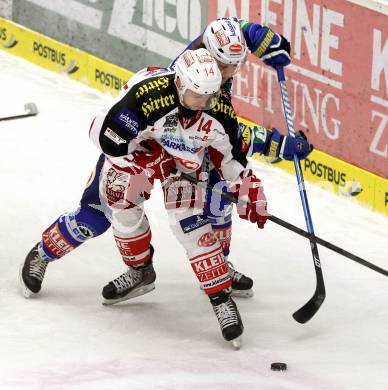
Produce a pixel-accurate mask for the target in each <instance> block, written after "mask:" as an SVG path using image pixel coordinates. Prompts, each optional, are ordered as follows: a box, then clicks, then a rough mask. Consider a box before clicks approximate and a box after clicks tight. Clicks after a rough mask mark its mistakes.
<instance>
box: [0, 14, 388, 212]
mask: <svg viewBox="0 0 388 390" xmlns="http://www.w3.org/2000/svg"><path fill="white" fill-rule="evenodd" d="M0 48H1V49H2V50H4V51H6V52H8V53H11V54H14V55H17V56H20V57H22V58H24V59H26V60H28V61H30V62H32V63H34V64H36V65H39V66H41V67H43V68H46V69H48V70H51V71H54V72H56V73H60V74H64V75H67V77H70V78H71V79H73V80H77V81H80V82H82V83H85V84H87V85H89V86H90V87H93V88H95V89H98V90H99V91H101V92H105V93H106V92H108V93H111V94H112V95H113V96H114V95H116V94H117V93H118V91H119V90H120V88H121V86H122V85H123V84H124V83H125V82H126V81H127V80H128V79H129V78H131V77H132V75H133V72H131V71H128V70H126V69H124V68H121V67H119V66H116V65H114V64H111V63H109V62H107V61H104V60H102V59H100V58H97V57H96V56H93V55H91V54H89V53H86V52H84V51H81V50H79V49H76V48H73V47H70V46H68V45H65V44H63V43H61V42H58V41H56V40H54V39H51V38H48V37H46V36H44V35H42V34H40V33H36V32H34V31H31V30H29V29H26V28H25V27H23V26H20V25H17V24H16V23H13V22H10V21H8V20H6V19H3V18H0ZM240 120H242V121H243V122H246V123H252V122H248V121H246V120H244V119H243V118H240ZM258 159H260V160H262V161H265V162H267V163H271V162H268V161H266V160H265V159H263V158H261V157H258ZM301 164H302V169H303V174H304V177H305V178H306V179H307V180H308V181H309V182H312V183H315V184H317V185H319V186H320V187H322V188H324V189H326V190H330V191H332V192H335V193H337V194H339V195H342V196H346V197H349V198H352V199H355V200H356V201H358V202H360V203H362V204H363V205H365V206H367V207H368V208H370V209H371V210H373V211H378V212H380V213H383V214H384V215H386V216H388V180H386V179H384V178H382V177H380V176H377V175H375V174H372V173H370V172H368V171H366V170H363V169H360V168H358V167H356V166H354V165H351V164H349V163H347V162H345V161H342V160H339V159H337V158H334V157H332V156H330V155H328V154H326V153H323V152H321V151H319V150H314V151H313V153H311V155H310V156H309V158H308V159H306V160H305V161H302V163H301ZM273 165H274V166H275V167H277V168H280V169H283V170H285V171H287V172H289V173H293V172H294V168H293V163H292V162H286V161H281V162H277V163H275V164H273Z"/></svg>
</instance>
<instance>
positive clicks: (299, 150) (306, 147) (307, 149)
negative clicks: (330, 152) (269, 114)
mask: <svg viewBox="0 0 388 390" xmlns="http://www.w3.org/2000/svg"><path fill="white" fill-rule="evenodd" d="M313 149H314V147H313V145H310V144H309V143H308V141H307V137H306V135H305V134H304V133H303V131H299V132H297V133H296V134H295V137H290V136H284V135H281V134H280V133H279V131H278V130H277V129H275V128H273V129H272V134H271V139H270V142H269V145H268V147H267V150H268V154H266V155H271V156H272V157H280V158H282V159H284V160H293V158H294V154H296V155H297V156H298V158H299V160H304V159H305V158H306V157H307V156H308V155H309V154H310V153H311V152H312V151H313Z"/></svg>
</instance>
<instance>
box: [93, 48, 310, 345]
mask: <svg viewBox="0 0 388 390" xmlns="http://www.w3.org/2000/svg"><path fill="white" fill-rule="evenodd" d="M220 86H221V74H220V71H219V69H218V67H217V64H216V62H215V60H214V59H213V57H212V56H211V55H210V54H209V52H208V51H206V50H205V49H198V50H196V51H190V50H189V51H186V52H185V53H184V54H183V55H182V56H181V57H180V58H179V60H178V61H177V63H176V68H175V72H162V71H160V70H157V71H144V72H139V73H138V74H137V75H136V76H135V77H134V78H132V79H131V81H130V82H129V83H128V84H127V85H126V88H125V90H124V92H123V93H122V94H121V95H120V96H119V97H118V98H117V99H116V100H115V101H114V103H113V104H112V105H111V106H110V107H108V108H107V109H106V110H104V111H103V112H101V113H100V114H99V115H98V116H97V117H96V119H95V120H94V122H93V125H92V127H91V132H90V137H91V139H92V140H93V142H94V143H95V144H96V145H97V146H98V147H99V148H100V149H101V150H102V151H103V152H104V154H106V155H107V158H106V159H105V162H104V165H103V168H102V172H101V177H100V191H101V200H102V203H104V204H105V205H106V207H107V208H108V209H109V211H106V213H107V214H110V215H111V216H113V215H114V218H113V219H112V228H113V230H114V233H115V236H116V237H118V236H119V237H121V245H122V247H123V248H124V249H125V252H126V253H127V255H128V256H127V261H128V265H129V266H130V271H129V273H130V274H131V275H130V279H131V280H132V285H133V289H132V292H133V296H136V295H139V294H138V293H139V291H140V292H141V289H147V288H148V287H149V286H152V284H153V281H154V271H153V268H152V252H153V251H152V247H151V245H150V243H151V231H150V227H149V224H148V220H147V217H146V216H145V214H144V210H143V202H144V201H145V200H146V199H147V198H148V196H149V192H150V190H151V189H152V185H153V181H154V180H155V179H160V180H162V182H163V189H164V193H165V204H166V208H167V210H168V215H169V218H170V224H171V227H172V229H173V231H174V234H175V235H176V237H177V239H178V241H179V242H180V243H181V244H182V245H183V246H184V247H185V250H186V253H187V256H188V258H189V261H190V264H191V266H192V269H193V271H194V273H195V274H196V276H197V278H198V280H199V282H200V284H201V285H202V287H203V289H204V291H205V293H206V294H208V296H209V298H210V301H211V303H212V305H213V309H214V312H215V314H216V316H217V319H218V321H219V324H220V327H221V330H222V334H223V336H224V338H225V339H226V340H228V341H231V340H235V339H237V338H239V336H240V335H241V334H242V332H243V324H242V321H241V318H240V314H239V312H238V309H237V307H236V304H235V302H234V301H233V299H232V298H231V296H230V292H231V278H230V275H229V272H228V265H227V263H226V261H225V259H224V256H223V253H222V246H221V244H220V241H219V240H218V239H217V238H216V237H215V235H214V233H213V231H212V228H211V225H210V224H209V223H205V222H204V221H203V220H202V215H203V207H204V200H205V197H204V196H201V191H202V190H201V189H200V188H197V186H195V185H193V184H190V186H189V187H188V186H187V183H186V182H184V181H182V180H181V179H180V177H179V175H178V176H174V175H171V174H170V168H171V167H172V166H173V167H174V168H177V169H178V170H179V171H182V172H186V173H192V174H195V175H197V177H201V172H202V170H203V163H204V158H205V151H206V150H207V151H208V153H209V158H210V162H211V164H213V165H214V167H215V168H216V169H217V170H219V172H220V173H221V174H222V176H223V178H224V179H225V180H227V181H228V182H229V183H230V184H231V186H232V187H231V188H233V190H234V194H235V195H236V196H237V197H238V198H239V199H243V200H244V202H243V203H241V204H240V207H238V213H239V215H240V217H241V218H244V219H248V220H250V221H251V222H253V223H256V224H257V225H258V226H259V227H260V228H262V227H264V224H265V222H266V220H267V217H268V213H267V210H266V208H267V202H266V198H265V195H264V192H263V187H262V184H261V182H260V180H259V179H258V178H257V177H256V176H255V175H254V174H253V172H252V170H251V169H250V168H249V166H248V164H247V159H246V154H245V153H243V152H242V150H243V146H244V145H243V141H242V139H241V138H240V139H239V140H238V139H237V134H238V123H237V120H236V114H235V112H234V110H233V107H232V105H231V103H230V100H229V97H228V96H227V94H226V96H223V95H222V93H221V91H220ZM274 135H276V134H274V133H271V132H269V131H266V130H265V129H260V130H259V129H257V128H256V129H251V133H250V137H252V138H254V139H255V141H254V142H253V144H254V145H255V148H256V151H258V152H262V153H263V152H264V154H267V153H269V152H270V151H273V150H278V153H280V151H281V150H286V149H290V148H294V150H293V151H294V152H296V150H297V147H296V141H295V139H290V138H288V137H282V138H281V139H280V142H277V141H275V142H272V141H274V139H272V138H273V136H274ZM276 140H277V138H276ZM306 144H307V143H306ZM307 145H308V144H307ZM307 148H308V149H309V146H307ZM245 202H248V203H245ZM114 292H115V291H113V293H114ZM141 293H143V292H141ZM127 298H128V295H127V296H126V299H127ZM120 300H121V297H120V296H116V297H112V301H115V302H118V301H120ZM111 303H113V302H111Z"/></svg>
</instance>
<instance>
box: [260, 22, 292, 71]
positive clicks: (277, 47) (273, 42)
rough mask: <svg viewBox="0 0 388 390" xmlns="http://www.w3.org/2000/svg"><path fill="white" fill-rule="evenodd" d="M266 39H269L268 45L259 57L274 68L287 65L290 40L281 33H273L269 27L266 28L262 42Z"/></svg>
mask: <svg viewBox="0 0 388 390" xmlns="http://www.w3.org/2000/svg"><path fill="white" fill-rule="evenodd" d="M268 40H270V42H269V45H268V47H267V48H266V49H265V51H264V52H263V54H262V55H260V58H261V59H262V60H263V61H264V63H265V64H266V65H269V66H272V68H274V69H276V68H278V67H284V66H287V65H288V64H289V63H290V62H291V56H290V51H291V45H290V42H289V41H288V40H287V39H286V38H284V37H283V35H280V34H277V33H274V32H273V31H272V30H270V29H268V32H267V34H266V36H265V39H264V41H263V43H264V42H266V41H268Z"/></svg>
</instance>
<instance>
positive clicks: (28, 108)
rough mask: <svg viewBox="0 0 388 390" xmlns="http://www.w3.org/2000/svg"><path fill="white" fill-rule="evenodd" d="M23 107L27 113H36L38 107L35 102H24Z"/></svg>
mask: <svg viewBox="0 0 388 390" xmlns="http://www.w3.org/2000/svg"><path fill="white" fill-rule="evenodd" d="M24 109H25V110H26V111H27V113H28V114H29V115H36V114H37V113H38V107H36V104H35V103H26V104H25V105H24Z"/></svg>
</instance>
